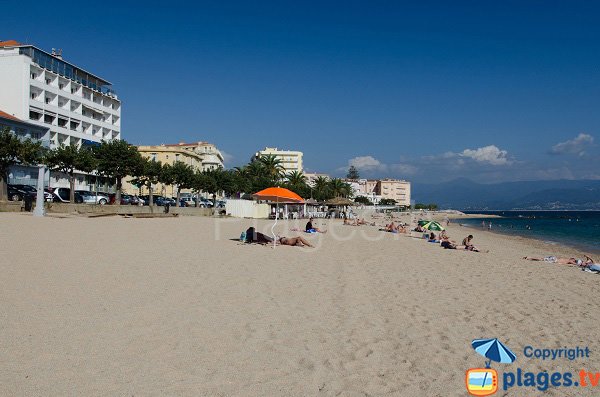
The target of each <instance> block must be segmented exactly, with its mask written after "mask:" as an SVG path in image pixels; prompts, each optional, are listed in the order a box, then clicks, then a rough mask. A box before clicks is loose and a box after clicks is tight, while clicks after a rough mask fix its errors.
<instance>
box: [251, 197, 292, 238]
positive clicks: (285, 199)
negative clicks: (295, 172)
mask: <svg viewBox="0 0 600 397" xmlns="http://www.w3.org/2000/svg"><path fill="white" fill-rule="evenodd" d="M252 196H253V197H254V198H255V199H257V200H265V201H275V203H277V206H279V203H303V202H304V200H303V199H302V197H300V196H298V195H297V194H296V193H294V192H292V191H291V190H288V189H285V188H283V187H268V188H266V189H264V190H261V191H260V192H256V193H254V194H253V195H252ZM278 213H279V211H278V209H275V223H274V224H273V226H271V234H272V235H273V248H275V245H276V244H277V236H276V235H275V230H274V229H275V225H277V215H278Z"/></svg>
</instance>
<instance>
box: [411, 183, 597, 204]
mask: <svg viewBox="0 0 600 397" xmlns="http://www.w3.org/2000/svg"><path fill="white" fill-rule="evenodd" d="M412 197H413V199H414V200H415V202H417V203H436V204H438V206H439V207H440V208H452V209H459V210H496V209H498V210H510V209H522V210H600V180H556V181H528V182H504V183H496V184H481V183H477V182H473V181H471V180H469V179H466V178H459V179H456V180H453V181H450V182H444V183H438V184H422V183H413V184H412Z"/></svg>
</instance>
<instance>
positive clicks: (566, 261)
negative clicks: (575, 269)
mask: <svg viewBox="0 0 600 397" xmlns="http://www.w3.org/2000/svg"><path fill="white" fill-rule="evenodd" d="M584 256H585V257H586V261H585V262H584V261H583V260H581V259H577V258H560V257H557V256H554V255H549V256H545V257H543V258H536V257H532V256H524V257H523V259H526V260H528V261H536V262H547V263H556V264H558V265H575V266H581V267H587V266H588V263H589V265H593V264H594V263H593V259H592V258H590V257H589V256H587V255H584Z"/></svg>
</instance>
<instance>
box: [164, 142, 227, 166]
mask: <svg viewBox="0 0 600 397" xmlns="http://www.w3.org/2000/svg"><path fill="white" fill-rule="evenodd" d="M161 146H165V147H167V148H171V149H174V150H175V149H183V150H186V151H188V152H191V153H194V154H196V155H197V156H199V157H200V159H201V163H202V164H201V165H200V169H201V170H202V171H206V170H213V169H216V168H219V167H221V168H225V163H224V160H223V154H222V153H221V151H220V150H219V149H217V147H216V146H215V145H213V144H212V143H208V142H202V141H200V142H193V143H184V142H180V143H174V144H168V145H161Z"/></svg>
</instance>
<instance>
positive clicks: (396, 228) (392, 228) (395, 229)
mask: <svg viewBox="0 0 600 397" xmlns="http://www.w3.org/2000/svg"><path fill="white" fill-rule="evenodd" d="M383 230H384V231H386V232H391V233H406V229H405V228H404V226H402V225H396V224H395V223H394V221H392V223H390V224H389V225H385V229H383Z"/></svg>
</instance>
